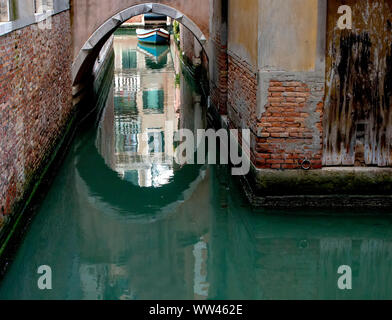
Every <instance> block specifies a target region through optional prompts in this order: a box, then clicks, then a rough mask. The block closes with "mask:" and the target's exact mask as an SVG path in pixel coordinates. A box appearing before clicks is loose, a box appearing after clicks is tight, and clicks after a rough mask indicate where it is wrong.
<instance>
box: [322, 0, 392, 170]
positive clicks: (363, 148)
mask: <svg viewBox="0 0 392 320" xmlns="http://www.w3.org/2000/svg"><path fill="white" fill-rule="evenodd" d="M342 4H346V5H350V6H351V8H352V16H353V26H352V27H353V29H352V30H340V29H339V28H338V27H337V25H336V21H337V20H338V18H339V16H340V15H339V14H338V13H337V12H338V7H339V6H340V5H342ZM327 43H328V47H327V68H326V69H327V71H326V79H327V81H326V87H327V88H326V105H325V121H324V131H325V134H324V159H323V161H324V164H325V165H334V166H336V165H347V166H354V165H356V166H366V165H376V166H392V1H391V0H361V1H354V0H345V1H342V0H329V1H328V39H327Z"/></svg>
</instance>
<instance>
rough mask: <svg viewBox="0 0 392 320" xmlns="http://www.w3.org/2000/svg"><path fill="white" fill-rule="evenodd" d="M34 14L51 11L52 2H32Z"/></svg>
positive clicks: (48, 0)
mask: <svg viewBox="0 0 392 320" xmlns="http://www.w3.org/2000/svg"><path fill="white" fill-rule="evenodd" d="M34 9H35V13H46V11H50V10H53V0H34Z"/></svg>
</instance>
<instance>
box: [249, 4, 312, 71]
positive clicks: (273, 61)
mask: <svg viewBox="0 0 392 320" xmlns="http://www.w3.org/2000/svg"><path fill="white" fill-rule="evenodd" d="M241 3H242V2H241ZM317 10H318V0H260V4H259V11H258V12H259V15H260V18H259V19H260V23H259V32H260V34H259V46H260V56H259V59H260V61H259V67H260V68H261V69H265V70H279V71H314V69H315V65H316V50H317V31H318V14H317Z"/></svg>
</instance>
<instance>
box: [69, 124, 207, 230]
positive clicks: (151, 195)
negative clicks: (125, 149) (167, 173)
mask: <svg viewBox="0 0 392 320" xmlns="http://www.w3.org/2000/svg"><path fill="white" fill-rule="evenodd" d="M92 134H94V133H93V132H91V134H90V135H89V137H88V138H86V140H85V141H89V140H88V139H90V141H93V140H94V139H91V135H92ZM78 155H79V156H78V159H77V164H76V168H77V170H78V173H79V175H80V177H81V178H82V179H83V181H84V182H85V183H86V185H87V186H88V188H89V190H90V192H91V193H92V194H94V195H95V196H97V197H98V198H99V199H100V200H101V201H102V202H104V203H106V204H109V205H110V206H111V207H112V208H118V209H119V210H116V211H115V212H116V213H119V212H121V214H123V215H124V218H125V217H126V218H127V219H130V220H133V221H135V220H137V221H140V222H142V223H143V222H144V223H146V222H147V223H148V222H152V221H156V220H157V219H159V218H161V217H162V216H165V215H166V214H168V213H169V212H170V211H171V210H172V209H173V208H174V207H175V206H177V205H179V204H180V203H182V202H183V201H185V200H186V198H187V197H189V196H190V195H191V193H192V190H193V189H194V188H195V187H196V186H197V184H198V183H199V182H200V181H201V180H202V179H203V177H204V171H205V170H204V168H203V167H202V166H200V165H187V166H184V167H182V168H181V169H180V170H178V171H175V173H174V177H173V178H172V181H171V182H170V183H168V184H166V185H164V186H162V187H159V188H143V187H139V186H135V185H133V184H132V183H130V182H127V181H124V180H122V179H121V178H120V177H119V176H118V174H117V172H115V171H113V170H112V169H110V168H109V167H108V166H107V165H106V163H105V161H104V159H103V158H102V157H101V155H100V154H99V153H98V150H97V149H96V147H95V145H94V144H93V143H86V144H81V145H80V150H78ZM92 163H94V166H92V165H91V164H92ZM162 208H163V209H162ZM119 214H120V213H119ZM120 218H121V217H120Z"/></svg>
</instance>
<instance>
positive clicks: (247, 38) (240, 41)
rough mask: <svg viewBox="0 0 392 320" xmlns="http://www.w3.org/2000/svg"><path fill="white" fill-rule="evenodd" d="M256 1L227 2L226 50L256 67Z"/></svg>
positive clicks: (230, 0)
mask: <svg viewBox="0 0 392 320" xmlns="http://www.w3.org/2000/svg"><path fill="white" fill-rule="evenodd" d="M258 2H259V1H258V0H242V1H237V0H228V6H229V10H228V21H229V22H228V50H229V54H230V55H236V56H237V57H239V58H240V59H241V60H242V61H244V62H246V63H247V64H249V65H251V66H252V67H254V68H256V67H257V38H258V19H259V17H258V5H259V4H258Z"/></svg>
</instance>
